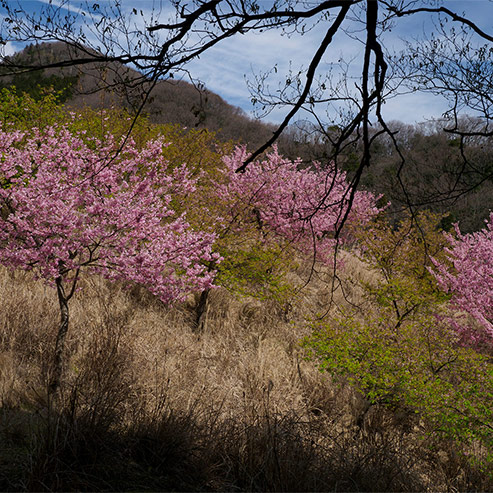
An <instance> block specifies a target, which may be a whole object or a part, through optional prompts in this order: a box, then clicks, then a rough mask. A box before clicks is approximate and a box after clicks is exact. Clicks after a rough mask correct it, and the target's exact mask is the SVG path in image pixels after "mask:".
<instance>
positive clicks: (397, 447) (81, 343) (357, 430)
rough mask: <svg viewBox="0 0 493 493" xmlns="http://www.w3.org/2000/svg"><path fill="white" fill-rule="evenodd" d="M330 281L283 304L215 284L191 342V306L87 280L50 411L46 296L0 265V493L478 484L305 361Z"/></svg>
mask: <svg viewBox="0 0 493 493" xmlns="http://www.w3.org/2000/svg"><path fill="white" fill-rule="evenodd" d="M355 269H357V267H355ZM293 275H297V274H296V273H294V274H293ZM328 275H329V273H323V272H320V273H317V277H315V278H314V280H313V282H312V284H311V285H310V286H309V287H308V288H307V290H304V291H302V292H301V293H300V297H299V299H298V300H293V302H292V306H291V307H290V308H289V309H288V310H287V309H286V306H282V305H280V304H279V303H274V302H267V301H265V302H260V301H258V300H254V299H247V298H238V297H235V296H233V295H231V294H230V293H228V292H227V291H225V290H222V289H217V290H214V291H212V292H211V295H210V299H209V301H208V302H209V307H208V317H207V323H206V325H205V327H204V330H203V331H202V332H200V333H197V331H196V330H195V329H196V327H195V320H196V316H195V308H196V304H195V303H196V301H195V300H194V299H192V298H190V300H189V302H188V303H184V304H182V305H180V306H176V307H174V308H169V307H165V306H164V305H162V304H161V303H159V302H158V301H156V300H155V299H154V298H153V297H152V296H150V295H149V294H148V293H146V292H145V291H144V290H141V289H140V288H131V289H125V288H124V287H123V286H120V285H118V284H110V283H108V282H106V281H103V280H101V279H99V278H97V277H93V278H89V279H87V280H85V282H84V283H83V286H82V290H81V291H80V292H78V293H77V294H76V296H75V297H74V299H73V300H72V301H71V313H72V318H71V327H70V331H69V334H68V338H67V353H66V361H65V369H64V370H65V371H64V378H63V381H62V383H61V387H60V392H59V396H58V398H57V399H56V401H54V402H50V401H49V397H48V393H47V383H48V382H49V369H50V367H49V365H50V361H51V357H52V354H53V350H54V342H55V336H56V328H57V323H58V313H57V308H58V307H57V305H56V298H55V293H54V291H52V290H51V289H50V288H49V287H45V286H44V285H43V284H42V283H40V282H38V281H35V280H33V279H32V277H31V276H30V275H29V274H25V273H17V272H16V273H10V272H8V271H6V270H3V269H0V290H1V292H0V296H1V298H2V303H3V309H2V311H1V313H0V324H1V335H0V405H1V409H0V489H3V490H31V491H33V490H35V491H38V490H50V491H61V490H72V491H74V490H77V491H95V490H97V491H98V490H122V491H125V490H127V491H129V490H133V491H135V490H150V491H163V490H164V491H166V490H179V491H197V490H198V491H252V490H253V491H330V490H337V491H341V490H345V491H348V490H351V491H372V490H376V489H378V490H381V491H418V490H419V491H424V490H427V489H428V490H433V491H436V490H440V491H448V490H451V489H452V488H458V489H467V488H474V489H481V488H485V487H486V486H485V485H486V483H485V482H484V481H485V479H484V476H481V477H473V474H472V473H467V474H466V473H464V471H465V469H464V468H465V467H466V466H465V465H464V464H465V462H461V460H460V458H459V456H457V457H456V458H455V459H454V460H455V461H456V462H455V464H456V466H454V465H453V464H452V463H451V462H450V460H449V461H448V462H447V461H445V460H444V459H443V457H441V456H440V454H439V452H440V447H439V444H436V443H432V442H424V441H423V440H422V439H421V438H419V437H420V436H421V435H420V434H419V433H417V431H416V427H418V428H419V423H417V424H416V423H415V422H414V421H413V418H410V417H406V416H404V417H401V418H400V421H399V419H396V417H395V415H394V414H393V413H391V412H390V411H386V410H384V409H379V408H376V407H372V408H371V409H369V408H368V406H367V405H366V404H365V402H363V401H362V400H361V398H360V397H358V395H357V394H356V393H355V391H354V390H352V389H351V387H350V386H349V385H344V384H339V385H335V384H334V383H332V382H331V381H330V380H329V379H328V378H327V377H326V376H324V375H323V374H321V373H320V372H318V371H317V370H316V368H315V367H314V366H313V365H312V364H311V363H308V362H306V361H304V359H303V355H302V353H301V352H300V348H299V345H298V340H299V339H300V338H301V337H302V336H303V335H304V334H303V333H302V331H303V327H304V324H303V323H302V322H303V318H304V317H305V316H306V315H307V314H308V312H312V313H313V312H314V311H316V310H318V309H322V308H324V306H325V308H326V306H327V303H326V301H327V297H328V296H329V294H330V292H329V291H330V289H329V288H328V287H327V282H326V281H327V276H328ZM346 288H347V287H346ZM357 295H358V294H357V292H354V293H353V299H356V298H355V297H356V296H357ZM335 297H337V299H336V301H337V302H338V303H343V300H344V296H343V295H342V293H341V294H340V293H338V292H336V294H335ZM324 300H325V302H324ZM433 447H435V449H433Z"/></svg>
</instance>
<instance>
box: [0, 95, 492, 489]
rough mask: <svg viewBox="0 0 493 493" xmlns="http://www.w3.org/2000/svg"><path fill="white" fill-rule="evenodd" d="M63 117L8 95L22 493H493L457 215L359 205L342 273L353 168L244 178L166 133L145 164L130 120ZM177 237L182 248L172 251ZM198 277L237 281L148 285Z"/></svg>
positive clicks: (3, 483)
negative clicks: (455, 279) (337, 230)
mask: <svg viewBox="0 0 493 493" xmlns="http://www.w3.org/2000/svg"><path fill="white" fill-rule="evenodd" d="M59 103H60V101H59V100H58V99H57V97H56V95H54V94H53V93H50V94H48V95H47V96H46V95H45V96H42V97H40V99H36V98H32V97H29V96H27V95H26V94H18V93H16V92H15V91H13V92H9V91H8V90H5V89H4V90H2V91H1V92H0V110H1V111H0V120H1V122H2V128H1V132H0V133H1V138H0V146H2V147H1V151H2V160H1V161H0V166H1V168H0V169H1V174H0V200H1V202H0V248H1V250H0V259H1V260H2V263H3V265H8V266H10V267H11V269H7V268H5V267H0V297H1V298H0V299H2V308H3V310H2V311H1V312H0V490H8V491H21V490H22V491H26V490H27V491H67V490H69V491H135V490H138V491H163V490H164V491H341V490H342V491H444V492H445V491H462V490H475V491H491V490H492V489H493V483H492V480H493V476H492V475H491V470H490V469H491V464H492V463H493V458H492V456H491V445H492V443H493V434H492V433H491V420H492V417H493V414H492V413H493V409H492V408H491V405H490V402H491V397H492V395H491V390H492V388H493V385H492V382H493V372H492V364H493V363H492V359H491V354H492V345H491V339H487V336H488V334H487V328H485V326H484V325H481V324H482V323H483V322H484V321H482V319H478V318H477V316H475V315H477V310H476V311H475V307H474V306H473V308H472V309H471V308H470V305H466V307H465V308H464V310H465V311H466V312H467V313H464V312H459V311H458V310H457V306H456V305H455V306H454V305H453V303H452V302H451V297H452V296H453V293H450V292H448V291H447V288H446V287H444V286H443V285H441V284H440V283H439V282H437V279H436V277H435V276H434V275H433V274H432V273H431V272H430V271H431V270H432V269H433V266H434V265H436V263H438V264H439V265H441V266H443V269H449V270H450V271H451V272H452V274H451V275H453V269H452V264H451V261H450V260H449V259H448V258H447V257H448V255H449V254H451V252H450V250H449V251H448V253H447V251H446V250H445V248H446V247H447V246H449V247H450V238H449V237H447V236H445V235H444V234H443V233H444V231H443V229H442V227H441V225H442V219H443V218H442V217H441V216H438V215H435V214H431V213H423V214H418V215H414V216H409V215H408V216H406V217H405V219H404V220H403V221H402V222H401V223H400V224H398V223H396V222H394V221H392V220H391V219H392V218H390V219H389V215H388V214H386V213H384V211H382V210H379V209H378V207H376V205H375V203H374V201H375V198H374V197H373V195H371V194H365V193H360V192H358V193H357V195H356V198H355V202H354V206H353V210H352V211H351V214H350V215H349V216H348V217H349V219H348V222H347V223H346V227H345V229H344V234H343V237H342V240H341V241H342V244H341V245H339V246H340V248H339V249H338V257H337V258H338V263H337V269H334V265H333V258H334V256H333V254H334V240H333V234H334V229H333V228H334V224H333V220H332V218H333V217H334V216H337V215H338V214H337V213H340V212H341V201H340V200H338V198H337V195H336V194H335V192H334V193H332V192H333V190H332V191H331V195H330V197H329V199H327V197H326V192H327V190H326V188H325V187H324V183H325V181H326V180H330V179H331V177H332V178H334V181H337V180H339V182H340V183H339V185H340V187H339V188H342V189H344V190H345V186H347V184H346V182H344V179H343V178H341V177H340V176H337V175H334V174H331V173H332V171H330V170H329V171H328V170H326V169H324V168H322V167H316V166H313V167H312V168H302V167H300V166H299V165H298V164H297V163H291V162H289V161H286V160H283V159H282V158H281V157H280V156H279V155H277V154H275V153H272V154H270V155H269V156H267V157H266V158H265V161H263V163H255V164H254V165H252V166H251V167H250V168H249V170H250V172H249V173H245V174H238V173H236V172H235V170H236V167H237V164H238V163H239V162H242V156H243V155H242V154H241V153H242V150H241V149H240V150H237V151H236V153H233V154H231V153H232V149H233V146H232V145H231V144H224V143H221V142H219V141H218V140H217V139H216V137H215V135H214V134H213V133H210V132H207V131H205V130H200V129H184V128H183V127H182V126H181V125H175V126H172V125H155V124H153V123H152V122H151V121H150V118H140V119H138V120H137V121H136V122H135V126H134V129H133V133H132V139H133V140H134V141H133V142H132V141H130V142H129V143H127V145H126V147H125V149H124V150H123V151H122V150H121V149H120V148H119V147H118V144H115V143H119V142H121V137H122V136H124V135H126V133H127V129H128V121H129V120H130V119H131V117H130V115H129V114H128V113H126V112H125V111H123V110H120V109H115V110H111V111H99V110H91V109H90V108H86V109H84V111H83V112H82V113H80V114H77V113H74V112H67V108H66V107H65V106H62V105H60V104H59ZM13 130H14V131H13ZM158 136H159V138H160V139H161V140H155V139H156V137H158ZM75 137H77V139H78V140H74V139H75ZM62 139H63V140H62ZM67 146H68V147H67ZM115 150H116V152H114V151H115ZM151 151H152V152H151ZM122 162H124V163H126V164H125V166H124V167H119V166H122ZM88 163H89V164H88ZM93 164H94V165H97V167H96V168H94V167H90V166H89V165H91V166H92V165H93ZM158 165H159V167H158ZM94 170H96V171H94ZM121 170H124V171H123V172H121ZM321 176H323V177H324V180H320V177H321ZM105 177H106V178H105ZM88 178H89V179H88ZM336 178H337V180H336ZM161 180H163V181H164V180H166V183H167V184H168V185H169V186H165V185H164V184H161ZM185 182H190V183H189V185H187V186H186V188H182V187H181V185H183V184H184V183H185ZM146 183H147V184H148V185H149V186H148V187H147V188H142V185H143V184H146ZM334 189H335V190H336V189H337V187H334ZM142 190H145V192H142ZM67 191H68V192H67ZM122 191H123V192H122ZM155 191H159V195H156V196H154V195H153V194H154V192H155ZM336 191H337V190H336ZM40 192H42V193H40ZM127 192H128V193H127ZM320 194H322V195H323V196H324V197H325V199H327V200H326V202H325V204H326V207H324V208H320V207H318V205H317V204H318V202H317V197H319V196H320ZM121 197H124V198H125V200H121ZM141 199H143V200H147V199H149V201H148V202H147V203H146V204H145V207H144V208H142V203H141ZM311 202H314V203H315V209H313V204H311ZM328 202H330V204H329V203H328ZM286 204H287V206H286ZM280 206H286V207H285V208H282V207H280ZM139 207H140V208H139ZM342 207H344V205H342ZM362 207H364V210H362ZM358 208H359V209H358ZM163 210H166V211H168V212H169V214H168V215H166V216H162V215H160V214H161V212H162V211H163ZM358 210H359V212H355V211H358ZM40 211H43V214H40ZM129 211H130V212H131V213H132V214H133V213H134V212H136V213H137V215H136V216H135V217H134V216H131V215H129ZM147 211H153V212H152V214H153V216H152V217H147V216H146V215H145V212H147ZM307 211H308V212H313V216H312V217H311V219H310V224H309V225H310V229H308V228H307V221H306V220H305V219H303V218H304V217H305V216H306V214H307V213H308V212H307ZM333 213H335V215H334V216H333V215H331V214H333ZM129 217H130V219H129ZM176 217H180V218H182V217H183V222H180V223H173V221H174V219H175V218H176ZM185 217H186V224H185V221H184V219H185ZM94 218H98V219H97V220H96V221H95V220H94ZM156 218H158V219H157V221H154V219H156ZM300 218H301V219H300ZM279 219H282V221H281V222H280V223H279V221H278V220H279ZM324 219H327V220H324ZM492 221H493V220H492ZM94 222H96V223H97V224H96V225H94ZM141 222H143V223H145V224H149V225H150V226H151V227H152V231H151V230H150V229H146V230H143V231H144V233H142V235H141V236H139V237H138V238H137V239H136V240H135V241H133V239H132V234H133V233H134V232H135V229H136V227H135V225H136V224H137V226H140V225H141V224H140V223H141ZM168 224H175V227H176V231H177V233H176V237H175V239H176V244H177V245H178V246H177V247H174V246H173V242H170V243H167V244H166V248H164V247H160V248H157V249H156V250H152V249H151V248H149V247H152V246H154V245H155V244H156V243H158V240H159V239H158V240H156V237H155V236H152V234H151V233H153V232H155V231H163V230H161V229H158V227H159V226H161V225H163V226H164V225H168ZM100 225H103V227H102V229H100V228H99V226H100ZM331 228H332V229H331ZM149 231H151V232H149ZM190 232H192V233H194V234H193V235H190V236H186V235H188V234H189V233H190ZM167 233H168V231H165V232H164V234H163V235H161V233H160V234H159V235H158V236H159V238H162V236H165V235H166V234H167ZM482 235H483V237H484V238H486V234H485V233H484V232H483V233H482ZM479 236H481V235H479ZM197 237H198V238H199V239H200V241H199V242H196V240H194V238H197ZM150 238H152V241H151V240H150ZM170 238H173V237H170ZM183 238H188V240H187V241H188V243H187V244H185V245H182V244H181V243H180V242H179V240H181V239H183ZM463 238H465V237H463ZM468 238H469V237H468ZM120 240H122V241H120ZM205 240H207V241H210V242H211V245H210V246H211V249H212V252H214V253H213V254H211V255H205V254H204V256H202V254H201V253H200V251H199V253H197V256H196V257H192V255H190V256H189V257H187V259H188V260H187V259H185V261H184V262H183V263H180V261H179V255H180V253H181V251H180V249H181V250H183V249H186V248H187V247H188V246H190V245H191V244H192V246H193V244H194V242H196V243H203V242H204V241H205ZM185 243H186V242H185ZM486 243H487V241H486V242H485V244H486ZM129 244H130V245H129ZM205 246H206V247H208V245H207V244H206V245H205ZM129 247H132V248H129ZM486 247H488V245H486V246H485V248H486ZM112 249H113V250H114V249H117V250H118V251H117V253H119V254H120V255H121V256H120V257H118V256H116V257H109V258H110V260H109V262H108V263H107V264H104V259H105V257H104V255H106V254H107V253H108V251H109V252H111V251H112ZM40 252H42V254H40ZM129 252H130V253H129ZM113 253H114V252H113ZM164 254H167V257H165V256H164ZM129 257H130V258H131V260H132V262H128V258H129ZM162 257H163V258H165V260H162V262H161V263H156V264H154V263H153V264H149V263H146V262H147V261H148V260H149V259H150V260H151V261H154V260H155V259H156V258H157V259H161V258H162ZM219 257H224V259H223V261H222V263H217V260H218V258H219ZM101 259H103V260H101ZM120 259H123V261H122V263H120V264H119V263H118V261H119V260H120ZM177 259H178V260H177ZM432 259H434V260H435V262H436V263H433V260H432ZM149 265H151V267H152V272H151V274H152V275H149V268H148V266H149ZM468 265H469V264H468ZM155 266H157V267H155ZM190 266H193V269H196V272H198V273H205V274H206V275H211V276H214V283H215V284H217V285H220V286H222V287H220V288H214V289H209V286H210V285H209V284H200V289H202V290H203V291H202V292H197V293H195V294H187V296H186V297H185V298H184V300H185V301H183V299H182V298H180V297H179V295H181V294H182V291H180V292H178V293H177V294H176V296H175V297H170V298H166V299H165V300H164V302H162V301H159V300H158V299H157V297H154V296H152V295H151V294H149V292H148V291H146V290H145V289H144V288H143V287H142V286H146V287H147V288H148V289H151V290H152V288H153V287H155V284H154V285H153V284H152V283H153V282H154V283H156V282H160V283H162V285H163V286H166V283H168V284H170V285H171V284H172V283H173V281H174V280H181V279H183V278H185V279H184V280H185V281H187V280H189V279H190V277H193V275H195V274H194V271H193V269H189V270H188V268H189V267H190ZM490 266H491V262H490V258H489V257H488V256H485V257H481V258H479V259H478V262H477V263H476V264H473V265H472V267H471V269H479V274H481V272H482V271H481V269H489V268H490ZM91 267H92V268H93V270H91ZM118 269H120V270H118ZM456 269H460V265H459V264H456ZM468 269H469V267H468ZM79 271H80V274H81V275H80V278H79V277H78V276H79ZM115 271H117V275H120V274H121V276H120V277H116V276H112V275H111V274H112V273H113V272H115ZM94 272H98V273H100V274H101V277H100V276H98V275H96V274H94ZM190 272H191V274H190ZM469 272H470V270H468V271H467V272H466V276H467V275H468V274H469ZM142 273H144V274H145V275H142V276H140V275H141V274H142ZM156 273H157V274H158V275H157V276H154V274H156ZM34 274H37V275H38V276H40V277H41V278H44V279H38V278H36V277H35V276H34ZM135 274H137V275H135ZM102 276H106V277H107V278H109V279H112V280H113V281H115V278H117V279H124V280H125V284H123V282H120V281H118V282H113V283H110V282H109V281H107V280H104V279H103V277H102ZM43 280H44V281H45V282H43ZM50 282H51V286H50ZM76 282H78V284H77V287H78V289H77V290H76V291H73V293H74V297H73V298H71V295H69V296H65V295H63V296H62V295H61V291H63V289H62V288H63V286H65V289H66V292H67V293H68V292H69V290H70V289H71V286H73V287H74V288H75V285H76ZM72 283H73V284H72ZM54 286H57V287H58V289H59V290H58V300H57V291H56V290H55V289H54ZM187 286H188V287H187ZM190 286H195V288H193V287H190ZM197 286H199V285H198V284H195V285H187V284H185V285H184V287H183V292H185V293H189V290H191V289H199V288H197ZM479 286H480V287H481V286H482V287H483V288H484V287H485V284H484V283H483V284H481V283H480V284H479ZM478 289H479V288H478ZM484 291H485V292H486V291H487V290H486V289H484ZM486 296H490V299H491V294H487V295H486ZM170 299H171V300H173V299H174V300H176V299H180V303H177V302H176V303H175V304H173V305H166V304H165V303H167V302H169V300H170ZM484 299H486V301H485V302H484V303H487V301H488V300H487V298H484ZM69 300H70V328H69V330H68V335H67V340H66V345H65V351H64V352H63V358H61V359H59V360H58V361H59V362H63V371H61V369H60V373H58V372H57V370H58V369H59V366H58V365H57V359H56V357H55V358H54V353H55V351H54V348H55V340H56V339H57V336H58V335H59V334H60V330H59V329H60V327H63V321H64V320H67V319H64V316H68V309H67V310H65V312H64V307H63V303H64V302H66V303H68V301H69ZM58 302H60V306H59V305H58ZM481 308H482V307H481ZM481 313H483V312H481ZM485 313H486V315H487V316H489V312H488V311H487V310H486V312H485ZM60 315H61V321H62V324H60ZM67 323H68V322H67ZM462 329H463V330H464V331H465V332H461V330H462ZM471 334H472V335H473V336H474V337H473V338H471V337H469V336H470V335H471ZM54 374H55V375H57V379H56V384H57V385H56V386H53V381H54V380H53V375H54ZM58 377H61V378H58Z"/></svg>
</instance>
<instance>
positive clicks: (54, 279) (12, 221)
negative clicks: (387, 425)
mask: <svg viewBox="0 0 493 493" xmlns="http://www.w3.org/2000/svg"><path fill="white" fill-rule="evenodd" d="M162 148H163V142H162V141H160V140H155V141H151V142H148V144H147V145H146V147H145V148H144V149H137V147H136V146H135V145H134V144H133V143H132V142H129V143H127V144H126V145H125V146H124V148H123V150H121V152H119V153H116V151H117V150H118V145H117V143H116V142H114V140H113V139H112V138H111V137H110V136H108V137H107V138H106V139H105V140H104V141H99V140H96V139H92V138H89V137H87V136H84V135H74V134H72V133H71V132H69V131H68V130H67V129H66V128H65V127H63V126H61V127H51V128H48V129H47V130H45V131H43V132H41V131H39V130H37V129H33V131H32V132H29V133H25V132H19V131H11V132H9V131H5V130H3V129H0V155H1V159H0V263H1V264H3V265H5V266H9V267H13V268H21V269H24V270H32V271H34V272H35V273H36V275H37V276H38V277H40V278H42V279H43V280H45V281H46V282H47V283H49V284H50V285H53V286H54V287H56V290H57V294H58V301H59V305H60V312H61V321H60V326H59V330H58V334H57V339H56V345H55V356H54V366H53V375H52V381H51V385H50V388H51V391H52V392H54V391H55V390H56V389H57V387H58V386H59V381H60V377H61V370H62V353H63V346H64V340H65V336H66V334H67V330H68V326H69V307H68V302H69V300H70V299H71V298H72V296H73V295H74V292H75V290H76V287H77V282H78V280H79V277H80V274H81V272H82V271H88V272H89V271H90V272H94V273H98V274H101V275H102V276H104V277H105V278H108V279H110V280H123V281H127V282H133V283H137V284H140V285H142V286H144V287H146V288H147V289H148V290H149V291H151V292H152V293H154V294H155V295H156V296H158V297H159V298H160V299H161V300H163V301H164V302H166V303H168V302H172V301H174V300H180V299H183V297H184V296H185V295H186V294H187V293H188V292H190V291H192V290H204V289H208V288H209V287H211V285H212V279H213V277H214V272H213V271H212V272H211V271H210V270H209V269H208V268H207V267H205V265H206V264H207V265H208V266H210V265H211V264H212V265H213V264H214V263H215V262H216V261H217V260H218V255H216V254H213V252H212V246H213V243H214V240H215V236H214V234H213V233H204V232H198V231H194V230H192V229H191V227H190V226H189V224H188V223H187V221H186V218H185V216H184V215H177V214H176V213H175V211H174V210H173V207H172V200H180V198H181V199H182V200H184V199H185V198H186V196H187V195H188V194H192V193H194V191H195V186H196V183H195V179H194V178H192V177H191V175H190V174H189V172H188V171H187V168H186V167H185V166H181V167H177V168H175V169H168V167H167V163H166V162H165V160H164V159H163V157H162ZM115 156H116V157H115Z"/></svg>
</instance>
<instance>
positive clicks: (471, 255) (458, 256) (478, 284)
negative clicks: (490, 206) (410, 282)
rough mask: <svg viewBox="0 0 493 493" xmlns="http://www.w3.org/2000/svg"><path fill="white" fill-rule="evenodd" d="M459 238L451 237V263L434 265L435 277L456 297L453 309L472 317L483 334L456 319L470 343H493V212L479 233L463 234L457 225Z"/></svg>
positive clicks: (452, 298)
mask: <svg viewBox="0 0 493 493" xmlns="http://www.w3.org/2000/svg"><path fill="white" fill-rule="evenodd" d="M455 231H456V236H455V237H454V236H452V235H450V234H449V235H447V238H448V241H449V243H450V247H449V248H447V250H446V252H447V254H448V258H449V260H450V264H449V265H446V264H443V263H438V262H436V261H435V262H434V264H435V270H433V271H432V272H433V274H434V276H435V277H436V279H437V280H438V282H439V284H440V285H441V287H442V288H444V289H446V290H447V291H449V292H450V293H451V295H452V297H451V302H452V304H453V306H454V307H455V308H456V309H458V310H460V311H462V312H467V313H468V314H470V315H471V316H472V317H473V318H474V319H475V320H476V321H477V322H478V323H479V325H480V326H481V327H482V329H483V331H482V332H481V331H478V330H472V329H471V328H467V327H466V328H464V326H463V324H460V323H459V322H458V321H457V320H455V319H452V320H451V323H452V324H455V325H456V327H457V329H458V330H459V331H460V332H461V333H462V335H463V336H464V337H465V338H466V339H467V342H468V343H470V344H477V343H480V342H487V343H489V344H491V343H492V342H493V212H492V213H491V214H490V217H489V219H488V220H487V221H486V227H485V228H484V229H482V230H481V231H478V232H476V233H469V234H462V233H461V231H460V229H459V226H458V225H457V224H456V225H455Z"/></svg>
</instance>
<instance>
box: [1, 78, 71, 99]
mask: <svg viewBox="0 0 493 493" xmlns="http://www.w3.org/2000/svg"><path fill="white" fill-rule="evenodd" d="M78 80H79V77H78V76H64V75H61V76H60V75H55V74H51V75H40V74H39V72H26V73H22V74H15V75H13V76H12V80H11V81H9V82H2V81H0V89H10V90H16V91H18V92H19V93H25V94H27V95H29V97H31V98H32V99H34V100H35V101H40V100H42V99H43V98H44V96H45V94H46V92H47V91H48V92H49V91H54V92H55V93H57V94H58V98H59V102H60V103H64V102H65V101H67V100H68V99H70V98H71V97H72V94H73V89H74V86H75V84H76V83H77V81H78Z"/></svg>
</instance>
